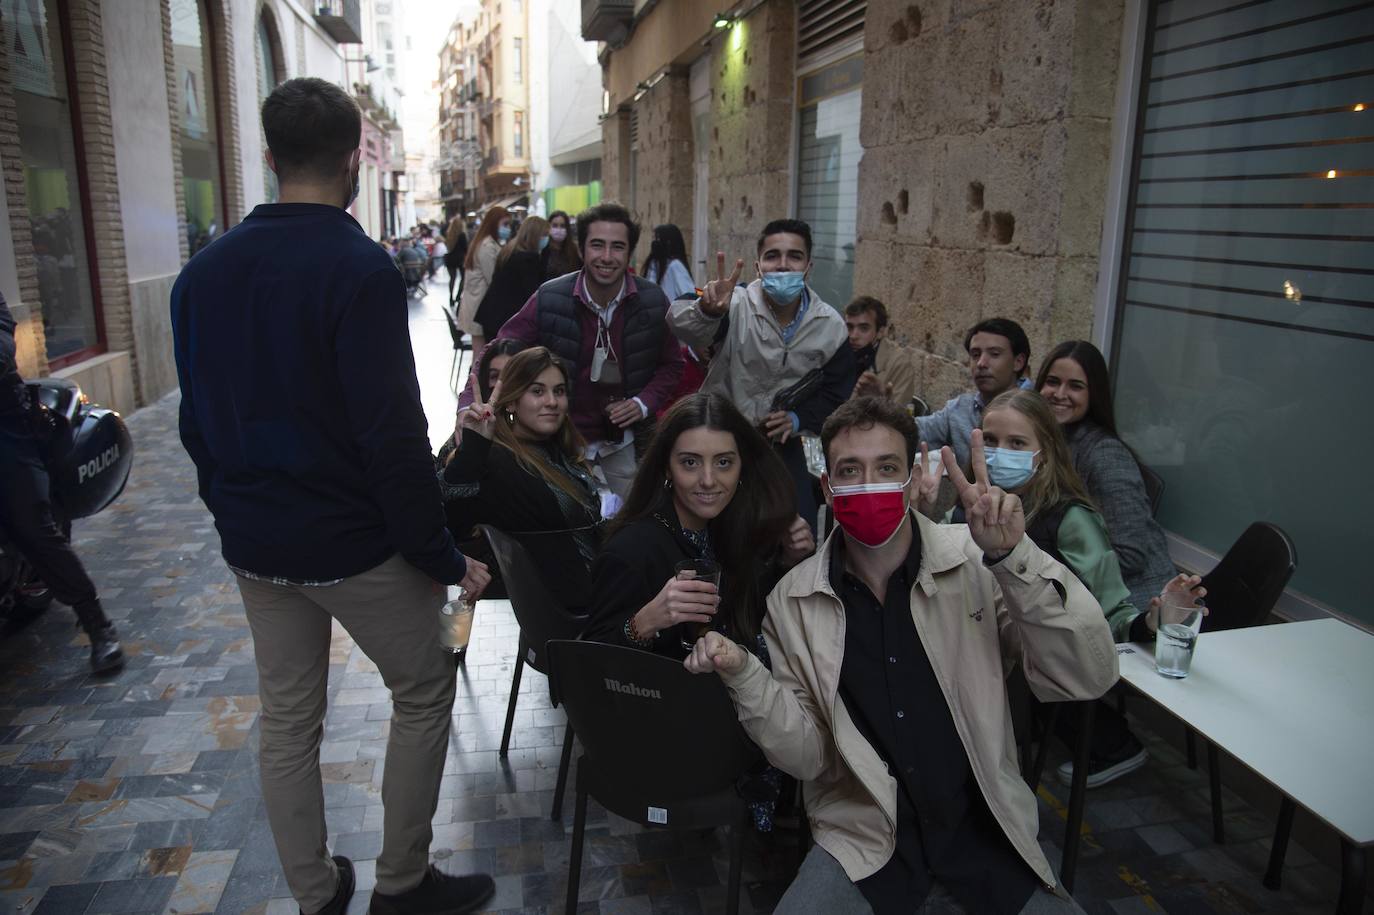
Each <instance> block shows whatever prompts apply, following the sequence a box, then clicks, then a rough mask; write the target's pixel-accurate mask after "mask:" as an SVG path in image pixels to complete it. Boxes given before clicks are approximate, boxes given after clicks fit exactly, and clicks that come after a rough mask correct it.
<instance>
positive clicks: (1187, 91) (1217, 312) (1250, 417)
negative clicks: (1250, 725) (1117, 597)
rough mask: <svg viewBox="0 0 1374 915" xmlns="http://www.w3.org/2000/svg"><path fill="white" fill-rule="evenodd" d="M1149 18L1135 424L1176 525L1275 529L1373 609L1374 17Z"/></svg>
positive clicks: (1123, 411) (1199, 7) (1122, 379)
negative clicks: (1369, 571) (1367, 563)
mask: <svg viewBox="0 0 1374 915" xmlns="http://www.w3.org/2000/svg"><path fill="white" fill-rule="evenodd" d="M1151 23H1152V27H1151V29H1150V30H1149V41H1148V44H1147V47H1146V57H1145V68H1144V73H1143V74H1142V77H1141V79H1142V85H1143V86H1144V89H1143V90H1142V94H1141V108H1142V115H1141V119H1140V122H1139V124H1140V126H1139V136H1138V138H1137V141H1138V142H1137V150H1136V154H1135V162H1134V171H1133V179H1132V183H1133V187H1132V197H1131V206H1130V210H1129V219H1130V222H1129V224H1128V234H1127V236H1126V248H1125V252H1124V253H1123V259H1124V264H1123V270H1122V274H1123V279H1122V283H1121V287H1120V290H1119V299H1118V311H1117V321H1116V341H1115V354H1114V358H1113V374H1114V375H1115V382H1116V392H1115V398H1116V399H1115V402H1116V408H1117V416H1118V419H1119V422H1120V426H1121V431H1122V434H1123V437H1124V438H1125V439H1126V440H1127V441H1128V442H1129V443H1130V444H1131V446H1132V447H1133V448H1135V450H1136V452H1137V453H1138V454H1139V456H1140V458H1141V459H1142V460H1143V461H1144V462H1145V463H1146V464H1148V465H1149V466H1150V467H1152V468H1153V469H1154V470H1155V471H1156V472H1158V473H1159V474H1160V475H1161V476H1163V478H1164V480H1165V483H1166V486H1167V488H1166V490H1165V492H1164V497H1163V502H1162V504H1161V506H1160V510H1159V520H1160V522H1161V523H1162V524H1163V525H1164V526H1165V527H1166V528H1168V529H1169V530H1170V531H1172V532H1174V533H1176V534H1178V535H1179V536H1182V537H1184V538H1186V539H1188V540H1190V541H1193V542H1195V543H1197V544H1200V545H1201V546H1203V547H1204V548H1206V549H1208V550H1210V551H1212V552H1215V553H1218V554H1220V553H1223V552H1225V551H1226V549H1227V547H1229V546H1230V545H1231V543H1232V542H1234V541H1235V539H1236V538H1237V537H1238V536H1239V535H1240V534H1241V532H1242V531H1243V530H1244V529H1245V528H1246V526H1248V525H1249V524H1250V523H1251V522H1253V521H1270V522H1273V523H1275V524H1277V525H1279V526H1280V527H1282V528H1283V529H1284V530H1285V531H1287V532H1288V534H1289V535H1290V536H1291V537H1292V538H1293V540H1294V541H1295V543H1296V544H1297V548H1298V569H1297V574H1296V575H1295V576H1294V578H1293V581H1292V583H1291V586H1292V587H1293V588H1295V589H1297V590H1298V591H1301V592H1303V593H1305V594H1307V595H1310V596H1311V597H1313V598H1316V599H1317V600H1318V601H1320V602H1322V603H1325V604H1327V605H1329V606H1331V607H1333V608H1335V609H1337V610H1339V611H1341V612H1344V613H1346V614H1349V615H1351V616H1354V617H1359V618H1361V619H1363V620H1364V621H1365V622H1367V623H1374V604H1371V603H1370V602H1369V601H1368V600H1367V599H1366V597H1365V591H1366V582H1365V580H1364V576H1363V574H1362V560H1363V558H1364V553H1365V552H1366V550H1365V545H1366V544H1367V542H1368V539H1369V538H1368V536H1367V535H1366V533H1365V531H1364V526H1363V525H1364V521H1365V516H1366V515H1367V514H1368V509H1369V507H1370V506H1371V504H1374V501H1372V500H1371V498H1370V496H1369V495H1368V489H1367V487H1366V486H1364V485H1363V484H1364V477H1365V476H1366V475H1367V474H1366V470H1367V467H1366V465H1367V463H1368V460H1367V452H1368V450H1369V448H1370V447H1371V446H1374V435H1372V434H1371V431H1370V424H1369V420H1368V418H1369V416H1370V408H1369V404H1368V399H1367V395H1368V392H1369V391H1370V390H1374V220H1371V217H1370V212H1371V209H1374V120H1371V118H1374V70H1371V69H1370V66H1369V59H1370V58H1369V49H1370V48H1371V46H1372V45H1371V42H1372V41H1374V17H1371V16H1370V14H1369V10H1368V9H1367V8H1364V7H1349V6H1348V5H1345V4H1341V3H1337V2H1334V0H1272V2H1268V3H1264V4H1223V3H1212V2H1208V3H1202V4H1184V3H1156V4H1155V5H1154V6H1153V8H1152V10H1151ZM1342 491H1347V492H1350V493H1352V494H1353V497H1351V496H1341V495H1337V493H1338V492H1342Z"/></svg>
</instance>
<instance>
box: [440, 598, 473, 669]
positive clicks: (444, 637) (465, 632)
mask: <svg viewBox="0 0 1374 915" xmlns="http://www.w3.org/2000/svg"><path fill="white" fill-rule="evenodd" d="M475 609H476V608H475V607H474V605H473V602H472V601H470V600H468V598H467V594H466V593H464V592H461V591H460V592H459V595H458V597H456V598H454V599H453V600H450V601H445V602H444V605H443V606H442V607H440V608H439V647H440V648H442V649H444V651H447V652H449V653H450V654H461V653H462V652H463V651H464V650H465V649H466V648H467V647H468V640H469V639H471V638H472V617H473V613H474V611H475Z"/></svg>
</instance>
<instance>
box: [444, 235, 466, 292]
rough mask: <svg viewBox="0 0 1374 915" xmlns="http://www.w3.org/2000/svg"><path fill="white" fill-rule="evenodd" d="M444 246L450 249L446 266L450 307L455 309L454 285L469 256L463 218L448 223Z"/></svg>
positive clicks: (460, 289)
mask: <svg viewBox="0 0 1374 915" xmlns="http://www.w3.org/2000/svg"><path fill="white" fill-rule="evenodd" d="M444 246H445V247H446V248H448V253H447V254H445V255H444V266H445V267H447V268H448V307H449V309H450V310H452V309H453V302H454V299H453V296H454V283H455V282H458V281H459V279H460V278H461V276H462V272H463V260H464V258H466V257H467V256H468V234H467V233H466V232H464V231H463V217H462V216H461V215H459V216H454V217H453V218H452V219H450V220H449V221H448V231H446V232H445V233H444ZM462 288H463V287H462V286H461V285H459V286H458V291H459V292H461V291H462Z"/></svg>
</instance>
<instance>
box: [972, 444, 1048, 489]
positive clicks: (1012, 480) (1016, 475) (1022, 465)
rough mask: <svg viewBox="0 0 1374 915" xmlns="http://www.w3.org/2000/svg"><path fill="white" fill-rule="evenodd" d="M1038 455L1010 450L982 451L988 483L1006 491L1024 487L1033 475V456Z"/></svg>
mask: <svg viewBox="0 0 1374 915" xmlns="http://www.w3.org/2000/svg"><path fill="white" fill-rule="evenodd" d="M1039 453H1040V452H1039V451H1013V450H1011V449H1010V448H986V449H984V451H983V456H984V457H985V458H986V459H987V462H988V482H989V483H991V484H992V485H993V486H997V487H1000V488H1002V489H1006V490H1013V489H1016V488H1018V487H1020V486H1024V485H1025V483H1026V481H1027V480H1029V479H1030V478H1031V477H1032V476H1034V474H1035V456H1036V455H1037V454H1039Z"/></svg>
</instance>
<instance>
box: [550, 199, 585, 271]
mask: <svg viewBox="0 0 1374 915" xmlns="http://www.w3.org/2000/svg"><path fill="white" fill-rule="evenodd" d="M543 260H544V279H545V280H551V279H554V278H555V277H560V276H563V275H564V274H565V273H572V272H573V271H574V270H581V269H582V253H581V252H580V251H578V250H577V237H576V235H575V234H574V233H573V231H572V217H571V216H569V215H568V214H567V213H565V212H563V211H562V210H554V211H553V212H552V213H550V214H549V246H548V247H547V248H545V249H544V254H543Z"/></svg>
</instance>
